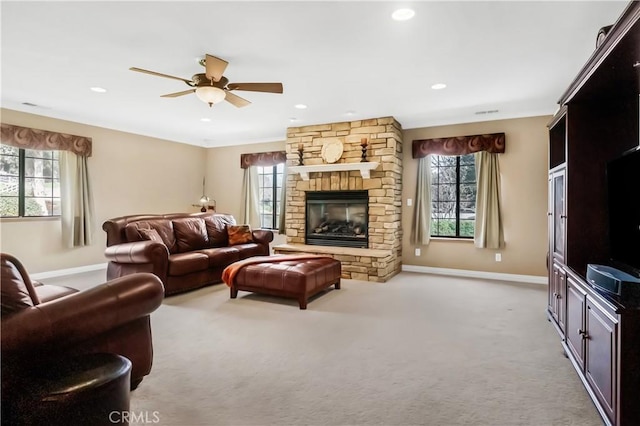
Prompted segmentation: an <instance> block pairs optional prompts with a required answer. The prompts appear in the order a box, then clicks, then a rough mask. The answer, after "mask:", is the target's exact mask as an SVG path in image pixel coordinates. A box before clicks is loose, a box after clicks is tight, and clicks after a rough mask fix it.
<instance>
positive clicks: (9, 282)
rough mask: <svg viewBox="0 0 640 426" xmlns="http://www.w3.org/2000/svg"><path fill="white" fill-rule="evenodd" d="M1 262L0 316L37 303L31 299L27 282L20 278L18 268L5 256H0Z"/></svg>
mask: <svg viewBox="0 0 640 426" xmlns="http://www.w3.org/2000/svg"><path fill="white" fill-rule="evenodd" d="M1 262H2V264H1V265H0V266H1V269H2V272H1V278H0V279H1V280H2V291H1V292H0V293H1V294H0V301H1V302H2V316H3V317H4V316H6V315H10V314H12V313H14V312H18V311H20V310H22V309H25V308H29V307H31V306H34V305H35V304H37V301H36V303H34V301H33V299H31V295H30V294H29V289H28V288H27V284H26V283H25V282H24V280H23V279H22V275H21V274H20V271H19V270H18V268H16V266H15V265H14V264H13V263H11V262H9V261H8V260H7V259H5V258H2V261H1Z"/></svg>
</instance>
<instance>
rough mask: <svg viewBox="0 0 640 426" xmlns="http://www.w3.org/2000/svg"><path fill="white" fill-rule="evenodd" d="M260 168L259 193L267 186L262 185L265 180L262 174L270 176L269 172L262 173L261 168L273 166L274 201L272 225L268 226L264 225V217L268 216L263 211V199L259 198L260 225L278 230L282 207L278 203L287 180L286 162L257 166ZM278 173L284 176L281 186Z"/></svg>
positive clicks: (272, 187)
mask: <svg viewBox="0 0 640 426" xmlns="http://www.w3.org/2000/svg"><path fill="white" fill-rule="evenodd" d="M257 167H258V169H257V170H256V171H257V175H258V193H260V190H262V189H264V188H267V187H266V186H264V185H262V183H263V180H262V176H268V175H269V173H261V170H264V169H267V168H269V167H271V182H272V185H271V191H272V192H271V195H272V199H271V203H272V213H271V227H269V228H267V227H264V226H263V223H264V221H263V218H264V216H267V215H265V214H264V213H263V205H264V203H263V199H262V198H259V199H258V216H259V217H260V227H261V229H270V230H277V229H278V228H279V222H280V209H279V203H278V197H279V196H280V194H281V193H282V185H285V180H284V163H277V164H274V165H272V166H257ZM279 168H280V171H278V169H279ZM278 175H280V176H282V179H281V186H278ZM282 202H283V200H280V203H282Z"/></svg>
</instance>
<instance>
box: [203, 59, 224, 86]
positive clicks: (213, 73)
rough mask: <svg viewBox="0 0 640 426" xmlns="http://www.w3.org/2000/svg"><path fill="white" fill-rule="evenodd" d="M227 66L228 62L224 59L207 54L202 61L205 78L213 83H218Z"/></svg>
mask: <svg viewBox="0 0 640 426" xmlns="http://www.w3.org/2000/svg"><path fill="white" fill-rule="evenodd" d="M227 65H229V62H227V61H225V60H224V59H220V58H217V57H215V56H212V55H209V54H207V55H206V56H205V61H204V66H205V68H206V75H207V78H208V79H209V80H213V81H220V79H221V78H222V74H223V73H224V70H225V69H227Z"/></svg>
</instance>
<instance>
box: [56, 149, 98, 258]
mask: <svg viewBox="0 0 640 426" xmlns="http://www.w3.org/2000/svg"><path fill="white" fill-rule="evenodd" d="M60 199H61V201H60V202H61V206H60V207H61V208H60V217H61V221H62V243H63V244H64V246H65V247H67V248H73V247H82V246H86V245H90V244H91V242H92V236H93V231H94V229H95V224H94V213H93V211H94V208H93V196H92V194H91V186H90V184H89V172H88V170H87V157H85V156H81V155H76V154H74V153H73V152H70V151H60Z"/></svg>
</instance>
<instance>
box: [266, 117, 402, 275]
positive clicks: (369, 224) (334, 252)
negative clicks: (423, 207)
mask: <svg viewBox="0 0 640 426" xmlns="http://www.w3.org/2000/svg"><path fill="white" fill-rule="evenodd" d="M336 139H338V140H339V141H340V142H341V144H342V147H343V153H342V156H341V157H340V159H339V160H338V161H337V162H335V163H332V164H326V163H325V162H324V161H323V159H322V157H321V150H322V147H323V145H324V144H325V143H327V142H328V141H331V142H332V143H335V140H336ZM363 139H366V141H367V144H368V145H367V149H366V160H367V161H366V164H365V163H362V162H361V158H362V148H361V142H362V140H363ZM299 147H302V148H303V162H304V166H302V167H298V148H299ZM286 152H287V178H286V186H287V197H286V211H285V224H286V226H285V227H286V230H287V231H286V238H287V243H286V244H281V245H279V246H275V247H274V251H275V252H276V253H288V254H292V253H301V252H303V253H317V254H327V255H330V256H332V257H334V258H335V259H337V260H340V261H341V262H342V276H343V278H352V279H358V280H366V281H377V282H384V281H387V280H388V279H389V278H391V277H392V276H394V275H395V274H397V273H398V272H400V268H401V256H402V226H401V209H402V198H401V195H402V127H401V125H400V123H398V122H397V121H396V120H395V119H394V118H393V117H383V118H376V119H370V120H359V121H351V122H340V123H330V124H320V125H313V126H303V127H290V128H288V129H287V141H286ZM352 191H353V192H352ZM323 192H326V194H325V195H327V196H329V197H331V195H335V194H338V193H351V194H355V193H356V192H359V193H360V194H364V195H365V196H366V207H364V211H363V207H362V205H357V204H358V202H356V205H354V204H353V202H352V201H349V202H348V203H346V204H345V203H344V202H343V201H344V200H340V199H336V198H335V197H334V198H333V199H330V200H332V201H331V203H329V204H331V205H332V207H331V208H330V210H331V211H330V210H329V207H328V206H327V205H326V203H325V207H324V209H325V210H324V211H323V210H322V208H321V207H312V208H311V211H310V210H309V207H308V205H307V202H306V201H307V199H309V198H311V199H315V198H316V197H318V196H319V197H322V196H323V195H322V193H323ZM318 194H320V195H318ZM341 196H342V195H341ZM312 204H314V203H312ZM362 214H364V215H365V216H366V220H365V218H364V217H363V216H361V215H362ZM308 215H315V216H313V217H308ZM331 215H333V217H330V216H331ZM324 218H326V219H328V220H324V221H323V220H322V219H324ZM325 222H326V223H325ZM358 224H359V225H358ZM363 224H364V225H363ZM320 225H322V226H320ZM311 227H313V229H311ZM316 228H319V229H316ZM315 231H321V232H315ZM323 233H338V234H340V233H347V234H349V237H348V238H349V239H352V240H363V237H361V236H360V235H366V237H367V238H366V241H367V243H366V245H362V244H360V245H359V246H357V247H354V246H348V245H349V244H348V245H347V246H345V245H344V241H345V239H346V235H342V236H340V235H338V238H339V240H338V242H337V243H335V242H333V243H332V241H331V240H332V239H334V238H325V239H324V241H322V242H321V243H320V244H315V242H310V238H309V237H310V236H312V235H313V234H323ZM329 236H331V237H335V236H336V235H325V237H329ZM320 238H322V236H320ZM313 239H314V237H312V238H311V240H313ZM334 241H335V239H334Z"/></svg>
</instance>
